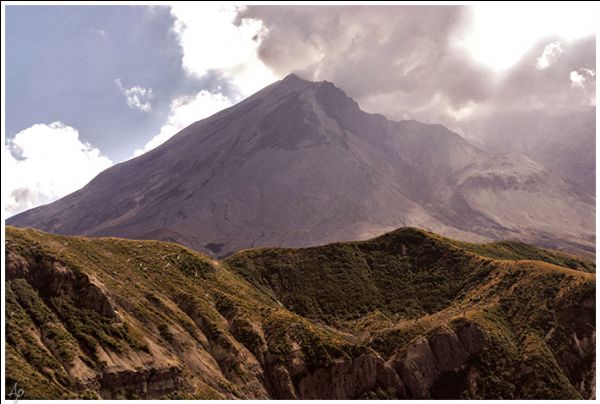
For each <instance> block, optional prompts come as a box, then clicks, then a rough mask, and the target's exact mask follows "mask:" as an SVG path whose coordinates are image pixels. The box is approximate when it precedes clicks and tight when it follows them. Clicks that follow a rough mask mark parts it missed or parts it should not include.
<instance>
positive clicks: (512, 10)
mask: <svg viewBox="0 0 600 404" xmlns="http://www.w3.org/2000/svg"><path fill="white" fill-rule="evenodd" d="M469 9H470V11H471V13H472V24H471V27H470V28H469V30H468V32H467V33H466V35H465V38H464V39H463V40H462V41H461V44H462V45H463V46H465V47H466V48H467V49H468V50H469V52H470V53H471V55H472V56H473V57H474V58H475V60H477V61H479V62H481V63H483V64H485V65H486V66H488V67H490V68H492V69H494V70H496V71H502V70H505V69H508V68H510V67H511V66H513V65H514V64H516V63H517V62H518V61H519V59H520V58H521V57H522V56H523V55H525V54H526V53H527V51H528V50H529V49H530V48H531V46H533V45H534V44H535V43H536V42H537V41H539V40H540V38H544V37H548V36H552V37H555V36H559V37H561V38H563V39H565V40H574V39H577V38H583V37H586V36H588V35H590V34H593V33H595V32H596V29H597V25H598V12H597V6H596V4H594V3H588V4H585V5H584V4H578V5H577V6H575V7H574V6H573V5H571V4H546V5H539V4H525V5H523V4H520V3H519V4H517V3H512V4H506V3H502V4H499V3H498V4H473V5H472V6H470V7H469ZM500 33H501V34H500Z"/></svg>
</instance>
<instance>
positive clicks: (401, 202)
mask: <svg viewBox="0 0 600 404" xmlns="http://www.w3.org/2000/svg"><path fill="white" fill-rule="evenodd" d="M594 217H595V199H594V197H593V196H592V195H591V194H590V193H588V192H586V191H585V190H584V189H583V188H582V187H580V186H578V185H576V184H575V183H573V182H572V181H569V180H567V179H564V178H563V177H560V176H558V175H556V174H554V173H552V172H549V171H547V170H545V169H544V168H543V167H542V166H541V165H540V164H538V163H535V162H533V161H532V160H529V159H527V158H525V157H519V156H510V155H502V154H492V153H490V152H487V151H484V150H482V149H480V148H478V147H476V146H474V145H473V144H471V143H470V142H468V141H467V140H465V139H464V138H462V137H461V136H459V135H458V134H456V133H453V132H451V131H449V130H448V129H446V128H445V127H443V126H441V125H427V124H423V123H419V122H416V121H400V122H394V121H390V120H387V119H386V118H385V117H384V116H382V115H377V114H375V115H374V114H368V113H365V112H363V111H362V110H361V109H360V108H359V106H358V104H357V103H356V102H355V101H353V100H352V99H351V98H349V97H347V96H346V94H345V93H344V92H343V91H342V90H340V89H338V88H337V87H335V86H334V85H333V84H332V83H329V82H316V83H315V82H309V81H305V80H302V79H300V78H299V77H297V76H295V75H290V76H288V77H286V78H285V79H283V80H282V81H279V82H277V83H274V84H272V85H270V86H268V87H266V88H265V89H263V90H261V91H259V92H258V93H256V94H255V95H253V96H251V97H249V98H247V99H246V100H244V101H242V102H240V103H239V104H237V105H235V106H233V107H231V108H228V109H226V110H223V111H221V112H219V113H217V114H215V115H213V116H211V117H209V118H207V119H204V120H202V121H199V122H196V123H194V124H192V125H190V126H189V127H187V128H185V129H184V130H182V131H181V132H180V133H178V134H177V135H176V136H174V137H173V138H171V139H170V140H169V141H167V142H165V143H164V144H163V145H161V146H159V147H157V148H156V149H154V150H152V151H150V152H148V153H146V154H144V155H142V156H140V157H138V158H135V159H132V160H129V161H126V162H124V163H121V164H117V165H115V166H113V167H111V168H109V169H107V170H106V171H104V172H102V173H101V174H99V175H98V176H97V177H96V178H94V179H93V180H92V181H91V182H90V183H89V184H88V185H86V186H85V187H84V188H82V189H81V190H79V191H77V192H74V193H72V194H70V195H68V196H66V197H64V198H62V199H60V200H58V201H56V202H54V203H51V204H49V205H46V206H41V207H38V208H35V209H31V210H29V211H26V212H24V213H21V214H19V215H16V216H14V217H12V218H10V219H8V220H7V223H8V224H10V225H14V226H19V227H34V228H37V229H41V230H44V231H48V232H52V233H58V234H70V235H94V236H119V237H127V238H138V239H140V238H141V239H159V240H168V241H176V242H178V243H181V244H183V245H186V246H189V247H191V248H193V249H195V250H198V251H202V252H206V253H209V254H211V255H213V256H226V255H228V254H230V253H232V252H234V251H236V250H238V249H241V248H248V247H255V246H287V247H302V246H310V245H317V244H323V243H327V242H332V241H340V240H354V239H365V238H368V237H372V236H376V235H379V234H382V233H384V232H386V231H390V230H393V229H394V228H397V227H402V226H418V227H422V228H426V229H429V230H431V231H436V232H439V233H441V234H444V235H447V236H450V237H455V238H460V239H463V240H468V241H489V240H494V239H519V240H521V241H525V242H530V243H534V244H536V245H539V246H545V247H560V248H562V249H567V250H574V251H585V252H589V253H593V252H594V240H595V228H594Z"/></svg>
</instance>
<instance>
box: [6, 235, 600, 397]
mask: <svg viewBox="0 0 600 404" xmlns="http://www.w3.org/2000/svg"><path fill="white" fill-rule="evenodd" d="M480 251H485V253H486V254H487V255H488V256H491V255H502V256H506V254H508V255H509V256H510V260H495V259H491V258H488V257H483V256H480V255H477V254H475V252H480ZM520 254H525V255H524V256H523V257H525V258H530V257H531V255H532V254H533V255H536V256H538V257H540V258H542V259H548V260H550V261H553V262H555V263H563V262H565V263H566V262H569V263H570V265H571V266H572V267H573V268H575V269H568V268H565V267H561V266H557V265H554V264H550V263H547V262H542V261H531V260H528V259H526V260H522V259H521V257H522V256H521V255H520ZM585 271H594V265H593V263H591V262H587V261H583V260H577V259H575V258H573V257H569V256H565V255H562V254H556V253H551V252H548V251H541V250H536V249H534V248H531V247H528V246H521V245H519V246H515V245H513V244H509V245H508V246H506V245H503V244H501V245H497V244H496V245H465V244H464V243H460V242H459V243H457V242H454V241H452V240H448V239H444V238H441V237H439V236H436V235H434V234H431V233H426V232H423V231H419V230H415V229H401V230H397V231H394V232H392V233H389V234H386V235H383V236H381V237H378V238H376V239H373V240H369V241H364V242H350V243H338V244H331V245H326V246H322V247H315V248H307V249H298V250H294V249H259V250H249V251H244V252H240V253H238V254H235V255H233V256H232V257H230V258H229V259H227V260H225V261H220V262H219V261H213V260H210V259H209V258H208V257H206V256H204V255H201V254H198V253H196V252H193V251H190V250H187V249H186V248H183V247H181V246H179V245H176V244H172V243H165V242H158V241H135V240H124V239H115V238H99V239H85V238H79V237H66V236H56V235H49V234H45V233H42V232H39V231H35V230H31V229H26V230H22V229H15V228H11V227H8V228H7V234H6V302H5V303H6V369H5V370H6V387H7V388H6V391H7V393H8V392H10V391H11V389H12V387H13V386H14V385H15V383H16V384H17V386H18V387H19V388H22V389H23V390H24V392H25V395H26V398H61V397H63V398H67V397H68V398H74V397H88V398H92V397H103V398H120V397H131V398H135V397H140V398H147V397H170V398H176V397H177V398H322V399H324V398H358V397H362V398H424V397H432V398H459V397H468V398H588V397H590V396H593V395H594V394H595V392H594V380H595V379H594V374H595V373H594V371H595V274H593V273H589V272H585Z"/></svg>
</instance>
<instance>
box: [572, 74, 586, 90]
mask: <svg viewBox="0 0 600 404" xmlns="http://www.w3.org/2000/svg"><path fill="white" fill-rule="evenodd" d="M569 78H570V79H571V86H572V87H583V83H585V76H584V75H583V74H579V73H578V72H577V71H576V70H573V71H572V72H571V73H570V74H569Z"/></svg>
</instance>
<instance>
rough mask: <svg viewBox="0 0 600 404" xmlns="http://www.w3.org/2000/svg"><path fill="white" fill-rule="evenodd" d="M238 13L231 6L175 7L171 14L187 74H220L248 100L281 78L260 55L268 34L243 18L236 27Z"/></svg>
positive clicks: (260, 25) (255, 23)
mask: <svg viewBox="0 0 600 404" xmlns="http://www.w3.org/2000/svg"><path fill="white" fill-rule="evenodd" d="M239 10H240V7H239V6H232V5H196V6H190V5H175V6H172V7H171V14H172V15H173V17H174V18H175V24H174V27H173V30H174V31H175V33H176V34H177V38H178V40H179V44H180V46H181V48H182V51H183V57H182V64H183V68H184V69H185V71H186V72H187V73H188V74H190V75H193V76H197V77H202V76H204V75H205V74H206V73H208V72H209V71H211V70H216V71H219V72H220V73H221V74H222V75H223V77H224V78H225V79H226V80H227V81H228V82H229V83H230V84H232V85H233V86H235V88H236V89H237V90H238V91H239V93H240V96H241V97H246V96H248V95H251V94H252V93H254V92H256V91H258V90H260V89H261V88H263V87H265V86H267V85H268V84H271V83H272V82H274V81H276V80H277V79H278V78H277V77H276V76H275V75H274V74H273V72H272V71H271V69H269V68H268V67H267V66H266V65H265V64H264V63H263V62H262V61H261V60H260V59H259V57H258V54H257V52H258V47H259V46H260V42H261V39H262V37H263V36H264V34H265V28H264V26H263V24H262V21H260V20H257V19H251V18H244V19H242V20H241V21H240V22H239V23H238V24H237V25H236V23H235V20H236V16H237V13H238V11H239Z"/></svg>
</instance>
